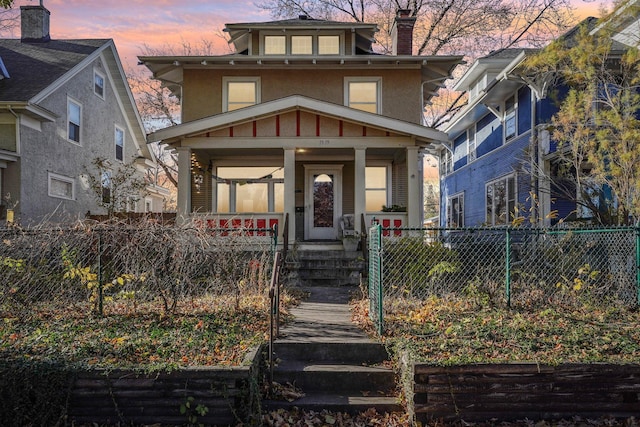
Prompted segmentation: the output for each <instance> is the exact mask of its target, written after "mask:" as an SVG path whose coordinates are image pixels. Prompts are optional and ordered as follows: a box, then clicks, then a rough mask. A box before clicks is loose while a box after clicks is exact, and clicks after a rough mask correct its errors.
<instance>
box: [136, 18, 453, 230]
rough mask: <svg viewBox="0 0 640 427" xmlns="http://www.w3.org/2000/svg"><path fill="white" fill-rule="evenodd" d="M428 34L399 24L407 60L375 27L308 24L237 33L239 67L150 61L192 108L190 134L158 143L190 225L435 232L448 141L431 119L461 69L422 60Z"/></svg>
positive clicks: (176, 130)
mask: <svg viewBox="0 0 640 427" xmlns="http://www.w3.org/2000/svg"><path fill="white" fill-rule="evenodd" d="M414 22H415V19H414V18H411V17H409V14H408V11H400V12H399V14H398V16H397V18H396V23H395V26H394V28H395V47H394V50H395V51H394V52H393V53H394V54H393V55H380V54H376V53H374V51H373V49H372V44H373V41H374V35H375V33H376V32H377V31H378V29H377V27H376V25H374V24H367V23H359V22H349V23H346V22H331V21H324V20H316V19H311V18H310V17H307V16H299V17H298V18H296V19H289V20H282V21H273V22H259V23H236V24H227V25H226V28H225V31H226V32H227V34H228V35H229V43H230V44H231V45H232V46H233V48H234V53H232V54H229V55H220V56H165V57H156V56H146V57H140V58H139V59H140V61H141V62H142V63H143V64H144V65H145V66H146V67H148V68H149V69H150V70H151V71H152V72H153V77H154V78H156V79H159V80H161V81H162V82H163V84H165V85H166V86H167V87H168V88H170V89H171V90H172V92H173V94H174V95H176V96H178V97H179V98H180V100H181V103H182V124H180V125H177V126H173V127H169V128H165V129H162V130H159V131H157V132H155V133H153V134H151V135H149V136H148V140H149V141H161V142H162V143H165V144H169V145H170V146H171V147H172V148H173V149H174V150H176V151H177V153H178V156H179V165H178V166H179V188H178V214H179V215H180V216H181V217H182V218H183V219H188V218H198V217H201V218H207V220H208V221H209V223H210V224H212V225H215V226H218V227H220V226H222V227H226V226H235V227H238V226H246V227H250V228H251V227H258V228H262V227H265V226H267V227H268V226H271V225H273V224H276V223H279V224H281V225H282V221H283V219H284V218H285V216H286V217H288V218H289V229H288V231H289V236H290V239H291V240H297V241H304V240H333V239H336V238H338V237H339V236H340V232H341V230H340V224H341V219H342V218H343V216H345V215H348V216H349V217H350V218H351V219H353V220H354V226H355V229H356V230H360V228H361V224H362V221H363V218H364V221H365V222H366V223H367V224H368V223H370V222H371V220H372V219H373V218H374V217H375V218H376V219H378V220H380V221H382V222H383V223H384V224H386V225H391V226H404V227H419V226H421V224H422V217H423V214H422V212H423V206H422V186H423V170H422V155H423V153H424V152H425V151H426V150H433V151H435V150H437V149H438V147H439V146H440V144H441V143H442V142H443V141H446V139H447V136H446V134H444V133H443V132H440V131H438V130H435V129H432V128H429V127H425V126H423V114H422V112H423V109H424V106H425V104H427V103H428V102H429V100H430V99H431V98H432V97H433V96H434V95H435V93H436V91H437V90H438V89H439V88H440V87H441V86H442V85H443V82H444V81H445V80H446V79H448V78H450V75H451V71H452V69H453V68H454V67H455V66H456V65H457V64H459V63H460V62H461V57H458V56H430V57H419V56H413V55H412V54H411V49H412V45H411V39H412V31H413V24H414ZM392 205H396V206H401V208H400V209H399V210H401V211H402V210H404V211H402V212H383V207H389V206H392ZM386 210H388V209H386V208H385V211H386Z"/></svg>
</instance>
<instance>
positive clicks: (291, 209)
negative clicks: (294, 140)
mask: <svg viewBox="0 0 640 427" xmlns="http://www.w3.org/2000/svg"><path fill="white" fill-rule="evenodd" d="M284 213H285V216H286V214H289V243H292V242H294V241H295V239H296V150H295V149H293V148H286V149H285V150H284ZM282 226H283V227H284V224H282ZM283 231H284V230H283Z"/></svg>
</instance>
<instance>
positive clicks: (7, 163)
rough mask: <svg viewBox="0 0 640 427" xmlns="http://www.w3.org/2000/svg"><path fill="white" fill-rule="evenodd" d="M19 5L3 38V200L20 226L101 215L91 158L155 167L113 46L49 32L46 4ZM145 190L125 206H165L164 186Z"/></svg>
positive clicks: (0, 182)
mask: <svg viewBox="0 0 640 427" xmlns="http://www.w3.org/2000/svg"><path fill="white" fill-rule="evenodd" d="M20 9H21V22H22V36H21V37H22V38H21V40H17V39H2V40H0V64H2V66H0V74H2V77H3V78H2V79H0V194H1V195H2V199H3V203H4V205H6V204H7V201H6V200H5V198H6V195H7V194H10V195H11V199H12V201H13V202H15V201H18V202H19V203H18V204H17V206H16V213H17V218H18V219H19V220H20V221H21V222H22V223H23V224H29V223H34V222H39V221H41V220H43V219H47V220H52V221H64V220H72V219H77V218H80V217H84V215H85V214H86V213H87V211H91V213H98V214H99V213H103V210H101V209H100V208H99V207H98V205H97V203H96V200H95V191H94V190H91V189H90V188H88V180H87V178H86V175H85V174H86V173H87V170H89V171H91V162H92V160H93V159H95V158H96V157H103V158H105V159H108V160H110V161H111V162H112V163H113V164H118V163H120V162H122V163H131V162H135V165H136V168H137V169H138V170H139V171H140V173H141V174H144V173H145V172H146V171H147V170H148V169H149V168H151V167H153V166H154V157H153V155H152V153H151V152H150V151H149V149H148V147H147V145H146V139H145V132H144V129H143V127H142V124H141V121H140V118H139V116H138V111H137V109H136V106H135V104H134V101H133V96H132V94H131V91H130V88H129V85H128V83H127V80H126V77H125V74H124V71H123V69H122V64H121V63H120V59H119V57H118V53H117V52H116V48H115V45H114V43H113V41H112V40H93V39H83V40H51V39H50V36H49V11H48V10H47V9H46V8H44V7H43V6H23V7H21V8H20ZM96 173H97V172H96ZM107 178H108V176H107V175H106V174H105V176H104V181H103V182H104V183H105V186H108V179H107ZM148 190H149V191H148V193H149V194H148V195H146V196H145V197H143V198H140V197H138V196H137V195H132V199H131V202H130V206H129V207H128V209H129V210H135V211H136V212H145V211H153V212H159V211H162V207H163V198H164V196H165V193H166V190H164V189H162V188H159V187H157V186H155V185H149V186H148ZM105 191H107V192H108V191H109V190H108V189H107V188H105ZM5 207H6V206H5ZM9 207H11V206H9Z"/></svg>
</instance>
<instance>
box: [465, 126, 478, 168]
mask: <svg viewBox="0 0 640 427" xmlns="http://www.w3.org/2000/svg"><path fill="white" fill-rule="evenodd" d="M475 159H476V127H475V125H473V126H471V127H470V128H469V129H467V162H468V163H471V162H473V161H474V160H475Z"/></svg>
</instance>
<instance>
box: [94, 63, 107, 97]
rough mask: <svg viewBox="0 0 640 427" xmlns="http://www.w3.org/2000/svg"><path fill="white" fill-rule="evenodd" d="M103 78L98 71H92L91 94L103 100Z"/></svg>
mask: <svg viewBox="0 0 640 427" xmlns="http://www.w3.org/2000/svg"><path fill="white" fill-rule="evenodd" d="M104 82H105V76H104V74H102V73H101V72H100V71H98V70H94V71H93V93H95V94H96V95H98V96H99V97H100V98H102V99H104Z"/></svg>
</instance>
